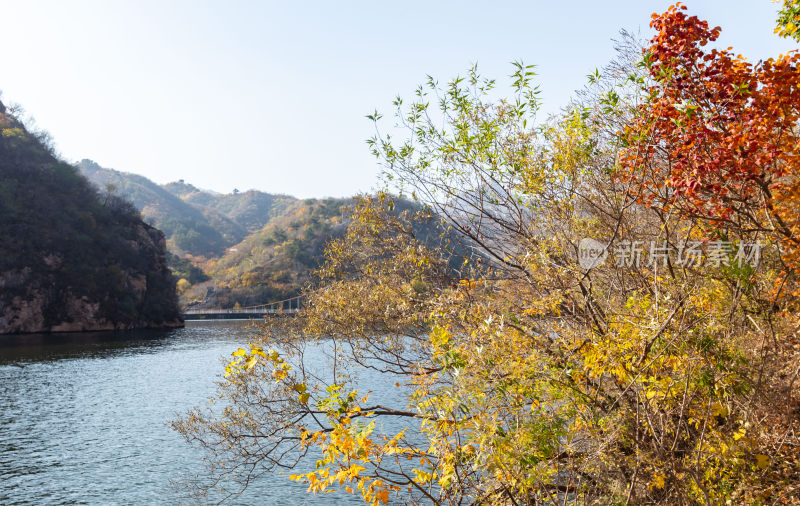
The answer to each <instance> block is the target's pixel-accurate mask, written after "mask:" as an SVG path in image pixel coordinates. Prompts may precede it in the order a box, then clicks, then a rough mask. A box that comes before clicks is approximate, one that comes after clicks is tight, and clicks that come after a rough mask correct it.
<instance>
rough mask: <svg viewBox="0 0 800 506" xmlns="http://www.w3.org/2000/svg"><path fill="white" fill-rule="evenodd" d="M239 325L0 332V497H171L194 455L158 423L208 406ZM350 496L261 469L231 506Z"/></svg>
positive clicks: (246, 333)
mask: <svg viewBox="0 0 800 506" xmlns="http://www.w3.org/2000/svg"><path fill="white" fill-rule="evenodd" d="M255 332H256V330H254V329H252V328H248V325H247V322H231V321H227V322H225V321H214V322H190V323H188V324H187V326H186V328H184V329H175V330H172V331H167V332H159V331H137V332H132V333H113V332H109V333H89V334H85V333H84V334H59V335H25V336H3V337H0V504H3V505H7V504H172V503H175V502H183V501H184V500H185V496H181V495H180V492H179V491H178V490H176V489H174V488H173V487H170V484H169V481H170V479H172V478H176V477H179V476H181V475H185V474H190V475H191V474H193V473H196V472H198V471H200V470H201V467H200V463H199V460H200V458H201V455H199V454H197V453H196V452H195V450H194V449H192V448H190V447H188V446H187V445H186V444H185V443H184V441H183V440H182V439H181V438H180V437H179V436H178V435H177V434H176V433H174V432H173V431H171V430H170V429H169V428H168V427H167V425H166V424H167V422H168V421H170V420H172V419H174V418H175V417H176V416H177V415H178V414H179V413H183V412H185V411H186V410H187V409H189V408H191V407H194V406H198V405H203V404H207V399H208V398H209V396H210V395H211V394H212V393H213V391H214V388H215V386H214V381H215V380H216V379H218V378H219V377H220V373H221V371H222V369H221V367H220V360H221V358H222V357H223V356H229V354H230V353H231V351H232V350H234V349H236V348H237V347H239V346H242V345H244V344H245V343H247V342H248V341H249V340H250V339H251V338H252V337H253V335H254V333H255ZM345 502H352V503H356V504H357V503H359V501H358V500H356V498H355V497H352V496H348V495H347V494H332V495H330V496H319V497H313V496H308V495H307V494H306V493H305V487H304V486H303V485H300V484H297V483H294V482H291V481H289V480H288V478H287V477H285V476H279V475H277V474H276V475H270V476H265V477H262V479H261V480H260V481H258V482H256V483H254V484H253V485H252V486H251V488H250V489H249V490H248V491H247V493H246V494H245V495H243V496H241V497H240V498H238V499H237V500H235V501H233V503H239V504H287V505H288V504H292V505H293V504H305V503H313V504H320V503H327V504H342V503H345Z"/></svg>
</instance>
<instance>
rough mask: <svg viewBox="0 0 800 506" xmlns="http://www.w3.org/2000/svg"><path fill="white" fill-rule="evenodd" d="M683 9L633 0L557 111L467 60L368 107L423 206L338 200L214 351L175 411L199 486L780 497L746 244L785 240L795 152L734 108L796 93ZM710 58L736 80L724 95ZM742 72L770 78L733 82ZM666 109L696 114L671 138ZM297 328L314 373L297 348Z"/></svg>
mask: <svg viewBox="0 0 800 506" xmlns="http://www.w3.org/2000/svg"><path fill="white" fill-rule="evenodd" d="M681 11H682V10H681V9H680V8H673V9H670V10H669V11H668V12H667V13H665V14H663V15H661V16H656V17H655V18H654V20H653V27H654V28H655V29H656V31H657V35H656V36H655V38H654V39H653V41H652V47H650V49H649V50H648V51H645V52H642V51H641V47H640V46H638V45H637V44H636V42H635V41H634V40H632V39H630V38H626V39H625V40H624V41H623V42H624V44H623V45H622V47H621V54H620V57H619V58H618V60H617V61H615V62H614V63H612V64H611V65H609V66H607V67H606V68H605V69H604V71H603V72H596V73H595V74H593V75H592V76H591V78H590V85H589V86H588V88H587V89H586V90H584V92H582V93H580V94H579V95H578V97H577V99H576V100H575V102H574V103H573V104H572V105H570V106H569V107H568V108H566V109H565V110H564V112H563V113H562V114H560V115H558V116H556V117H554V118H551V119H547V120H544V121H543V120H541V119H539V118H538V117H537V111H538V110H539V107H540V103H539V99H538V94H537V90H536V87H535V85H534V83H533V79H534V78H535V74H534V69H533V68H532V67H529V66H526V65H524V64H522V63H517V64H515V65H514V68H513V75H512V79H511V83H510V87H509V89H508V98H506V99H499V100H498V99H496V98H494V97H496V95H497V89H496V87H497V83H496V82H495V81H493V80H490V79H486V78H484V77H482V76H481V75H480V74H479V72H478V71H477V69H476V68H473V69H470V71H469V72H468V73H467V74H466V75H465V76H463V77H457V78H455V79H453V80H451V81H450V82H447V83H445V84H439V83H438V82H437V81H435V80H433V79H429V80H428V82H426V83H425V84H423V85H422V86H420V87H419V88H418V90H417V92H416V94H415V96H414V98H413V99H412V100H411V101H408V102H407V101H405V100H403V99H401V98H398V99H397V100H396V101H395V103H394V105H395V115H394V120H395V121H394V122H393V124H395V123H396V125H397V126H399V128H400V129H401V130H402V129H405V133H406V135H405V136H398V135H397V133H396V131H395V128H394V127H390V128H389V129H388V130H387V129H386V127H385V126H383V125H385V123H386V122H385V121H384V120H383V119H382V117H381V115H380V114H378V113H375V114H373V115H371V119H372V120H373V121H374V122H375V124H376V135H375V136H374V137H373V138H372V139H370V146H371V148H372V150H373V153H374V154H375V155H376V157H377V159H378V161H379V163H381V164H382V166H383V167H384V169H385V170H386V179H387V185H388V186H389V188H391V189H393V190H394V191H397V192H401V193H403V194H405V195H411V196H413V197H415V198H416V199H418V201H419V202H420V203H421V205H422V206H423V207H422V208H421V209H422V210H421V211H420V212H419V213H418V214H416V215H411V214H401V215H399V216H398V215H397V214H396V213H393V212H392V209H391V208H392V201H391V199H390V198H389V197H387V196H386V195H381V196H379V197H375V198H370V199H364V200H362V201H360V202H359V204H358V205H357V206H356V207H355V209H354V210H353V211H352V214H351V217H350V221H349V226H348V231H347V234H346V236H345V237H344V238H342V239H341V240H336V241H333V242H332V243H331V244H330V246H329V247H328V250H327V253H326V258H327V262H326V263H325V264H324V266H323V267H322V268H321V269H320V271H319V272H318V276H317V281H316V283H315V284H314V285H313V286H311V287H309V290H308V301H307V306H306V307H307V308H306V309H305V310H304V311H303V313H301V315H300V316H298V317H297V318H295V319H291V320H283V321H282V322H280V323H274V324H272V325H270V326H268V327H267V328H266V329H265V331H264V336H263V339H262V340H261V341H259V342H256V343H253V344H252V345H251V346H250V347H248V348H243V349H240V350H238V351H236V352H235V353H234V357H233V361H232V362H231V363H230V364H229V365H228V369H227V371H226V375H227V379H225V380H224V381H222V383H221V385H220V393H219V396H218V398H217V400H216V401H215V402H218V403H219V404H220V405H221V406H223V407H222V408H221V409H222V411H221V413H220V412H215V411H214V410H213V409H212V410H210V411H203V410H196V411H193V412H192V413H190V414H189V415H188V416H187V417H186V418H184V419H183V420H181V421H179V422H176V428H178V430H180V431H181V432H182V433H183V434H184V435H185V436H186V437H187V439H189V440H190V441H194V442H197V443H199V444H201V445H202V446H203V447H204V448H206V449H207V450H208V451H209V452H210V454H211V459H210V461H211V462H212V463H213V467H212V469H211V471H212V472H211V475H210V480H211V481H210V482H209V484H211V485H213V484H215V483H219V481H218V480H220V479H229V478H233V479H239V480H240V481H241V483H242V484H246V483H247V481H248V480H250V479H251V478H252V477H253V476H255V475H257V474H258V473H260V472H264V471H267V470H271V469H280V468H286V469H292V471H290V473H293V474H292V475H291V478H294V479H296V480H298V481H302V482H304V483H306V484H307V485H308V487H309V491H311V492H314V493H323V492H327V491H329V490H333V489H338V488H343V489H344V491H345V492H352V493H358V494H360V495H361V496H362V497H363V498H364V499H365V501H366V502H368V503H373V504H374V503H384V502H387V501H389V500H390V498H391V496H392V495H393V494H396V495H397V496H398V497H399V498H400V500H403V501H406V502H415V501H418V502H431V503H436V504H463V503H477V504H555V503H559V504H584V503H597V504H609V503H629V504H691V503H698V504H719V503H725V502H726V501H733V500H738V501H741V502H747V503H757V502H762V503H772V502H779V501H782V500H784V501H786V500H790V498H791V494H792V493H795V492H796V483H797V477H798V476H800V474H799V473H800V471H799V468H800V464H798V462H797V448H798V438H797V434H796V432H795V431H796V430H797V407H796V404H797V403H796V399H793V398H792V390H791V387H792V385H793V382H794V381H795V380H796V379H797V376H798V371H800V370H794V369H790V368H788V367H786V366H787V364H790V362H787V355H786V354H785V353H783V354H782V353H778V352H777V347H776V343H778V342H784V343H785V342H789V341H791V339H793V337H792V332H793V328H794V327H793V326H792V325H793V320H792V318H791V317H790V315H788V314H787V313H786V312H785V311H783V308H782V307H781V304H784V303H785V299H783V298H776V297H775V286H776V281H777V280H779V279H780V278H781V276H787V275H788V274H787V272H788V271H787V270H786V266H787V264H786V262H787V254H786V251H789V250H788V249H786V248H784V250H780V249H778V248H777V247H773V248H772V249H770V248H768V247H765V248H764V249H763V251H761V250H759V252H758V255H755V253H754V251H755V250H754V249H753V245H754V244H755V243H756V242H757V241H759V240H761V239H763V240H765V242H768V241H769V240H773V241H774V243H775V244H777V243H780V244H781V245H784V246H786V245H789V246H790V245H791V237H792V234H793V232H792V230H793V229H792V228H791V225H786V223H787V220H786V218H785V217H784V216H783V215H782V213H785V212H791V209H792V208H791V207H790V206H788V205H785V204H781V203H780V202H787V201H788V200H787V198H786V197H782V198H783V200H781V198H778V197H776V196H773V198H772V200H770V202H772V203H773V204H772V207H771V208H770V207H768V206H767V205H765V204H764V202H765V198H764V196H765V195H766V193H765V190H764V188H763V186H764V185H766V186H767V189H770V188H771V187H770V185H773V184H783V185H788V186H781V188H780V194H781V195H784V194H787V195H788V193H786V190H785V189H784V188H788V187H789V186H790V185H789V183H791V180H786V179H781V178H783V177H784V176H787V175H789V174H790V172H791V170H793V169H791V167H792V166H793V165H792V164H793V163H794V159H793V158H792V157H793V156H794V155H793V152H790V150H789V149H788V148H789V144H782V143H783V141H784V140H785V137H784V136H778V137H776V138H773V137H772V135H774V131H773V130H772V128H773V127H765V130H764V131H763V132H760V133H759V131H758V129H757V128H755V126H758V122H759V121H766V118H764V117H763V113H760V112H758V110H757V108H756V109H752V108H753V107H756V106H757V105H758V104H762V105H763V107H768V108H770V109H768V110H769V111H771V112H772V113H773V115H775V114H777V113H780V112H782V111H784V109H786V110H787V111H788V112H787V113H786V114H793V113H791V97H793V96H794V95H791V93H794V92H793V91H791V90H789V91H786V90H788V88H784V83H782V82H778V81H780V80H781V79H784V78H785V79H787V80H788V81H789V82H790V83H791V82H792V79H794V77H793V75H789V74H790V71H793V70H792V69H793V67H792V65H794V64H793V63H792V61H793V60H791V58H792V57H789V60H785V59H784V60H781V61H782V62H784V63H781V64H780V65H777V67H776V65H773V64H771V63H770V64H769V65H768V64H767V63H764V64H762V65H761V66H759V67H758V68H757V69H756V68H753V67H749V66H747V65H745V64H743V63H741V62H738V60H737V59H735V58H733V59H731V58H729V56H730V55H728V53H727V52H716V53H713V55H714V56H713V57H712V58H708V59H706V58H705V55H704V54H702V53H698V52H696V49H697V48H696V47H695V46H697V45H699V44H700V42H702V41H703V40H705V39H704V37H705V38H708V39H709V40H710V38H711V37H712V36H715V33H716V32H715V31H714V30H708V29H707V25H706V24H704V23H703V22H701V21H699V20H696V19H693V18H686V17H685V16H684V17H682V14H681ZM682 52H685V53H687V54H685V55H684V54H683V53H682ZM710 54H711V53H710ZM726 55H727V56H726ZM692 58H699V60H698V61H695V62H694V63H692ZM715 58H718V59H719V61H716V60H715ZM684 63H685V64H686V65H688V67H689V69H690V70H688V71H686V72H694V73H697V74H698V75H700V76H703V77H702V78H701V79H700V82H702V83H706V84H708V85H709V86H710V88H709V90H701V89H700V88H699V84H697V83H694V84H696V86H695V88H697V90H699V91H698V93H700V94H701V95H702V96H701V98H702V100H713V99H714V98H715V95H714V93H717V94H718V95H719V96H720V97H725V98H724V100H722V103H721V104H718V105H713V107H712V109H713V110H714V111H715V112H716V114H718V115H720V117H719V118H717V117H708V118H706V119H705V121H701V120H699V119H698V118H700V117H704V116H703V115H705V114H710V113H706V112H705V111H695V110H692V107H695V104H694V103H693V102H691V101H690V100H689V101H684V100H683V98H684V95H682V94H683V93H689V92H691V91H692V90H693V89H695V88H692V85H693V83H692V82H691V81H688V82H687V81H682V80H680V79H683V77H681V76H682V75H683V74H682V73H683V72H684V70H680V68H681V67H680V65H682V64H684ZM669 65H673V66H675V69H676V70H669V69H667V67H668V66H669ZM768 66H769V68H770V69H775V68H778V67H781V68H782V69H783V70H781V71H780V72H777V73H773V71H772V70H769V71H767V70H765V69H766V68H767V67H768ZM709 68H712V69H711V70H709ZM665 69H667V70H665ZM662 71H663V72H662ZM756 71H757V72H756ZM724 72H733V73H734V74H735V75H736V76H739V77H741V78H742V79H744V78H745V77H747V79H749V81H747V83H749V84H747V86H746V87H745V88H748V89H749V90H750V95H748V97H749V98H747V99H742V100H740V101H739V102H738V103H737V102H736V101H737V100H739V98H738V97H739V94H740V93H741V89H742V88H741V87H742V86H743V85H744V84H746V83H744V82H743V81H741V80H739V77H737V78H736V79H734V80H733V81H731V82H733V83H734V84H736V86H732V85H731V82H727V81H726V82H722V81H719V82H718V80H719V79H721V78H720V73H724ZM753 72H756V75H755V76H754V75H753ZM664 75H666V77H664ZM765 76H771V77H770V79H771V81H769V85H768V86H772V87H774V89H775V90H779V91H777V93H778V94H779V95H780V94H781V93H783V91H780V90H784V91H786V92H787V93H790V96H789V98H785V97H782V96H779V97H777V98H774V99H773V101H772V102H770V100H768V99H767V97H766V96H765V97H763V98H759V97H757V96H756V92H760V91H759V90H761V89H762V85H761V84H759V82H757V81H758V80H759V79H762V78H764V79H766V77H765ZM676 80H677V81H676ZM676 83H677V84H676ZM737 86H738V87H739V88H737ZM787 86H788V85H787ZM673 87H674V88H675V89H672V88H673ZM737 90H738V91H737ZM698 100H700V99H698ZM767 102H770V104H772V105H770V104H767ZM775 103H777V104H778V105H777V106H775V105H774V104H775ZM737 104H738V105H737ZM676 105H677V107H676ZM669 107H671V108H672V109H669ZM725 107H730V108H731V110H726V109H725ZM774 107H778V108H777V109H775V108H774ZM697 108H699V105H698V106H696V107H695V109H697ZM673 110H675V111H677V112H673ZM689 110H692V111H693V112H691V113H690V112H688V111H689ZM734 114H744V115H745V119H742V118H738V117H731V116H732V115H734ZM791 118H794V116H791ZM750 120H754V122H753V123H750V125H751V126H753V127H754V128H753V129H752V131H751V129H749V128H747V127H746V126H744V124H745V123H746V122H747V121H750ZM687 121H689V122H690V123H689V125H690V128H694V129H695V130H697V131H700V129H702V128H707V131H705V130H704V131H702V132H703V133H702V134H697V135H696V137H697V140H694V138H689V140H688V142H687V139H686V138H684V137H683V136H684V135H685V130H686V127H685V126H682V122H684V124H685V122H687ZM691 121H696V122H697V125H695V126H691V125H693V123H691ZM714 121H716V122H717V123H716V125H717V126H713V125H714V124H715V123H713V122H714ZM776 121H777V126H778V127H780V126H781V125H782V123H781V122H780V121H778V120H776ZM791 121H794V120H793V119H792V120H791ZM706 124H711V125H712V126H706ZM670 125H672V126H670ZM723 128H727V129H729V130H728V133H727V135H722V134H721V133H720V130H722V129H723ZM735 132H739V133H738V134H736V133H735ZM783 132H784V134H785V135H789V134H790V133H791V132H792V129H791V128H788V127H786V128H785V129H784V130H783ZM748 136H753V137H752V138H750V137H748ZM398 137H399V140H398ZM748 139H749V140H748ZM693 141H694V144H693V143H692V142H693ZM703 142H705V143H706V144H702V143H703ZM761 142H767V143H769V142H772V144H767V145H765V146H760V147H759V145H758V143H761ZM717 143H723V144H724V146H723V147H720V146H718V145H717ZM695 146H702V147H703V149H700V148H697V150H696V151H695ZM731 148H733V152H729V151H730V150H731ZM740 148H741V149H740ZM742 149H745V150H747V149H749V150H750V151H746V152H745V153H743V152H742ZM746 153H749V155H747V156H746ZM719 157H724V163H723V162H716V161H715V160H716V159H717V158H719ZM753 159H756V160H759V163H761V162H763V163H761V165H757V166H753V164H752V163H750V162H747V160H750V161H752V160H753ZM715 164H716V165H715ZM676 166H677V168H676ZM712 167H713V168H714V170H716V171H717V172H714V171H713V170H712ZM770 167H772V168H774V169H771V168H770ZM771 170H778V171H782V172H780V174H781V175H780V176H775V175H773V174H772V173H771V172H770V171H771ZM720 171H724V172H722V173H721V172H720ZM687 178H689V180H690V181H689V182H687ZM778 180H780V181H778ZM784 181H785V182H784ZM773 193H774V194H777V193H778V188H776V189H775V192H773ZM759 206H760V207H759ZM781 206H783V207H781ZM779 217H780V218H781V219H782V220H783V223H784V225H781V224H780V222H779V221H778V219H777V218H779ZM429 219H440V220H443V221H444V222H445V224H446V225H447V226H448V227H449V229H450V230H451V231H453V232H454V233H455V234H458V236H459V237H460V240H461V241H463V242H464V243H465V244H468V245H469V246H470V247H471V248H472V250H473V251H474V253H473V254H472V255H469V256H464V257H463V259H461V258H460V261H459V262H453V259H452V258H451V253H449V252H448V251H451V250H449V249H448V248H447V247H446V245H441V246H440V245H432V244H431V243H430V242H429V241H422V240H420V239H421V237H420V236H419V234H417V233H416V232H417V231H418V230H419V228H418V227H415V225H414V223H415V222H417V220H429ZM444 237H445V236H444V235H443V238H444ZM786 241H789V242H786ZM767 246H768V245H767ZM748 247H749V249H748ZM745 253H749V254H747V255H746V254H745ZM320 346H323V347H327V348H326V349H329V350H330V364H328V366H327V367H326V368H325V369H324V371H322V372H320V369H319V368H318V367H315V366H313V365H311V363H310V362H309V360H308V350H309V349H311V348H312V347H320ZM269 348H271V349H269ZM795 367H796V365H795ZM359 371H361V372H362V373H363V372H364V371H372V372H378V373H380V374H383V375H390V377H391V378H392V381H394V382H395V383H396V385H397V395H396V396H395V399H394V401H393V403H389V402H383V401H381V402H376V401H374V400H371V397H372V395H371V394H370V392H369V386H368V385H364V384H363V383H360V382H359V379H358V378H359ZM787 397H788V399H787ZM310 455H314V457H313V458H316V459H317V460H316V462H315V463H313V464H311V463H310V462H309V461H307V460H304V459H306V458H307V457H308V456H310ZM313 458H312V459H313ZM793 487H794V488H793Z"/></svg>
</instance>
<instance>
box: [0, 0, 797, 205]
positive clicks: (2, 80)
mask: <svg viewBox="0 0 800 506" xmlns="http://www.w3.org/2000/svg"><path fill="white" fill-rule="evenodd" d="M670 3H671V2H670V1H650V0H629V1H613V0H609V1H605V2H601V1H597V0H591V1H582V0H571V1H553V0H549V1H543V0H529V1H526V2H501V1H495V2H474V3H473V2H464V1H461V2H433V1H430V0H427V1H420V2H415V1H410V2H376V1H372V2H345V1H342V2H289V1H287V2H281V3H278V2H267V1H255V0H225V1H222V0H218V1H202V0H170V1H164V0H155V1H149V0H137V1H132V0H125V1H122V0H97V1H84V0H52V1H46V0H30V1H20V0H0V27H1V28H0V30H2V40H3V44H2V48H1V49H0V90H2V93H3V95H2V97H0V99H2V100H3V102H4V103H6V104H7V105H8V104H10V103H18V104H20V105H21V106H22V107H24V109H25V110H26V111H27V114H28V116H29V117H30V118H32V119H33V120H34V121H35V124H36V126H37V127H39V128H42V129H44V130H47V131H48V132H50V134H51V135H52V137H53V139H54V140H55V145H56V148H57V150H58V152H59V153H60V154H61V156H62V157H63V158H65V159H66V160H68V161H78V160H81V159H83V158H90V159H92V160H94V161H96V162H97V163H99V164H100V165H101V166H103V167H108V168H114V169H117V170H121V171H126V172H133V173H136V174H141V175H144V176H146V177H148V178H150V179H152V180H154V181H156V182H157V183H167V182H170V181H176V180H179V179H184V180H185V181H186V182H188V183H192V184H194V185H195V186H198V187H200V188H205V189H210V190H214V191H218V192H223V193H227V192H230V191H232V190H233V189H234V188H236V189H239V190H240V191H244V190H246V189H251V188H253V189H258V190H262V191H266V192H271V193H286V194H290V195H295V196H297V197H302V198H307V197H326V196H333V197H341V196H347V195H352V194H355V193H359V192H367V191H370V190H372V189H374V188H376V187H377V186H378V174H379V172H380V168H379V167H378V165H377V162H376V160H375V158H374V157H372V156H371V155H370V153H369V150H368V148H367V146H366V144H365V140H366V139H367V138H368V137H370V136H371V135H372V134H373V133H374V130H373V125H372V123H371V122H370V121H369V120H367V119H366V118H365V115H367V114H369V113H371V112H372V111H373V110H376V109H377V110H378V111H381V112H383V113H385V114H386V115H390V114H391V113H392V106H391V102H392V100H393V99H394V97H395V96H397V95H400V96H403V97H408V98H411V97H412V95H413V91H414V89H415V87H416V86H417V85H418V84H420V83H422V82H423V81H424V80H425V77H426V75H432V76H434V77H436V78H437V79H439V80H440V81H443V82H446V81H447V80H449V79H450V78H452V77H454V76H455V75H457V74H463V73H464V72H465V71H466V70H467V69H468V68H469V66H470V65H471V64H473V63H477V64H478V66H479V68H480V69H481V72H482V73H483V74H484V75H487V76H490V77H495V78H497V79H498V83H507V82H508V80H507V76H508V75H509V74H510V73H511V72H512V67H511V64H510V63H511V62H513V61H516V60H522V61H524V62H525V63H526V64H535V65H537V68H536V71H537V73H538V76H537V82H538V84H539V85H540V88H541V98H542V100H543V101H544V105H543V109H542V110H543V112H544V113H553V112H556V111H558V110H559V108H560V107H562V106H564V105H565V104H566V103H567V102H568V101H569V99H570V97H571V96H572V94H573V92H574V91H575V90H576V89H579V88H581V87H582V86H583V85H584V84H585V82H586V77H585V76H586V74H588V73H589V72H591V71H592V70H594V69H595V68H597V67H602V66H603V65H604V64H605V63H607V62H608V61H609V60H611V59H612V58H613V56H614V49H613V48H614V43H613V39H614V38H615V37H616V36H617V35H618V33H619V31H620V29H627V30H629V31H633V32H640V33H641V34H642V35H643V36H645V37H647V38H649V36H650V34H651V32H650V28H649V27H648V24H649V21H650V14H651V13H653V12H663V11H664V10H666V8H667V7H668V6H669V4H670ZM684 3H685V4H687V5H688V6H689V12H690V13H693V14H696V15H698V16H700V17H701V18H704V19H707V20H709V22H710V23H711V25H712V26H721V27H722V36H721V37H720V41H719V43H720V44H721V45H723V46H733V47H734V49H735V51H736V52H737V53H739V54H743V55H745V56H746V57H748V58H750V59H753V60H758V59H761V58H767V57H771V56H776V55H778V54H780V53H785V52H787V51H789V50H791V49H795V48H796V46H797V45H796V43H793V42H792V41H788V40H786V39H780V38H778V37H777V36H776V35H774V34H773V29H774V26H775V21H774V20H775V18H776V12H777V10H778V4H775V3H772V2H771V1H770V0H690V1H686V2H684Z"/></svg>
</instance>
